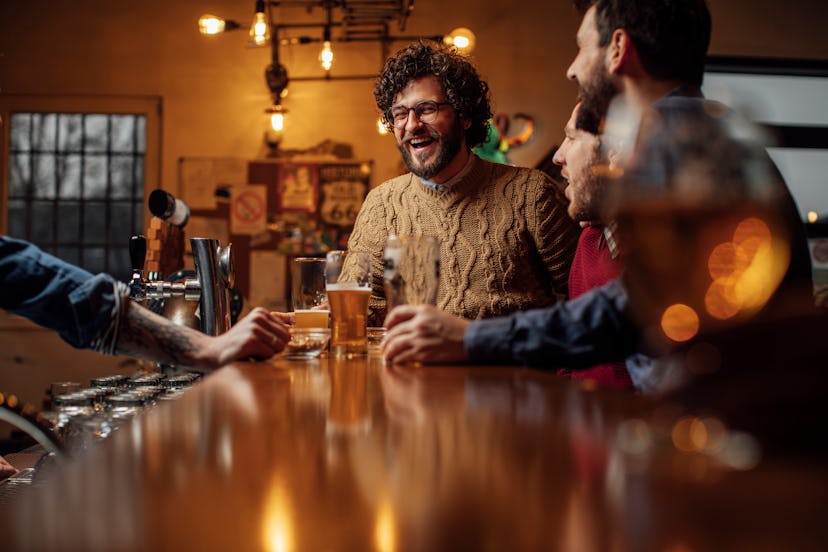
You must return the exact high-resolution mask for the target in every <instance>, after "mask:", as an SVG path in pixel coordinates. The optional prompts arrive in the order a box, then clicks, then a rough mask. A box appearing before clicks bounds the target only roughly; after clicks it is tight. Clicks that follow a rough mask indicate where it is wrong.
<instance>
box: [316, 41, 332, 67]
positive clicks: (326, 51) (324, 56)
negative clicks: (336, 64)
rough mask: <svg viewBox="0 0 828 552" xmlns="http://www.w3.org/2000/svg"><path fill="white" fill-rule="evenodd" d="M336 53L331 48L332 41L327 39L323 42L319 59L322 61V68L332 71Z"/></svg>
mask: <svg viewBox="0 0 828 552" xmlns="http://www.w3.org/2000/svg"><path fill="white" fill-rule="evenodd" d="M333 59H334V54H333V50H331V41H330V40H326V41H325V42H323V43H322V51H320V52H319V61H320V62H322V69H324V70H325V71H330V70H331V66H332V65H333Z"/></svg>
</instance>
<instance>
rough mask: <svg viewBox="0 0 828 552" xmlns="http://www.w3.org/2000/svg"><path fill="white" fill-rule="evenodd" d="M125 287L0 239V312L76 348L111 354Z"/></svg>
mask: <svg viewBox="0 0 828 552" xmlns="http://www.w3.org/2000/svg"><path fill="white" fill-rule="evenodd" d="M127 293H128V292H127V290H126V286H125V285H124V284H122V283H120V282H117V281H116V280H115V279H114V278H112V277H111V276H109V275H107V274H98V275H97V276H93V275H92V274H90V273H89V272H87V271H85V270H83V269H81V268H78V267H76V266H74V265H72V264H69V263H67V262H65V261H62V260H60V259H58V258H57V257H54V256H52V255H49V254H48V253H45V252H43V251H41V250H40V249H38V248H37V247H36V246H34V245H32V244H30V243H28V242H24V241H20V240H15V239H12V238H8V237H5V236H0V308H3V309H5V310H8V311H10V312H13V313H15V314H18V315H20V316H24V317H26V318H28V319H30V320H31V321H33V322H35V323H36V324H39V325H40V326H43V327H44V328H48V329H50V330H54V331H56V332H58V334H60V337H61V338H62V339H63V340H64V341H66V342H67V343H69V344H70V345H72V346H73V347H77V348H91V349H95V350H98V351H100V352H103V353H108V354H113V353H114V348H115V342H116V341H117V338H118V326H119V322H120V313H121V310H122V306H123V305H125V300H126V294H127Z"/></svg>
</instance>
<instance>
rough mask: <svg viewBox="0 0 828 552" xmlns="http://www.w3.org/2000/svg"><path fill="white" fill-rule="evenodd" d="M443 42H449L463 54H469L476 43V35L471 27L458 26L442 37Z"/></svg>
mask: <svg viewBox="0 0 828 552" xmlns="http://www.w3.org/2000/svg"><path fill="white" fill-rule="evenodd" d="M443 42H445V43H446V44H451V45H452V46H454V47H455V48H457V49H458V50H460V52H461V53H463V54H470V53H471V52H472V50H474V46H475V44H476V43H477V37H475V36H474V33H473V32H472V31H471V29H467V28H466V27H458V28H456V29H454V30H453V31H451V32H450V33H449V34H447V35H446V36H444V37H443Z"/></svg>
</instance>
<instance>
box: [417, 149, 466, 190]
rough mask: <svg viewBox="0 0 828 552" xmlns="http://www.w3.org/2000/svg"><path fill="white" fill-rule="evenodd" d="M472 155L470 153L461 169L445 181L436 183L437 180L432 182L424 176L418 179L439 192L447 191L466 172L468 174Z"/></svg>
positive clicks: (464, 175) (463, 176)
mask: <svg viewBox="0 0 828 552" xmlns="http://www.w3.org/2000/svg"><path fill="white" fill-rule="evenodd" d="M474 157H475V156H474V154H472V153H470V154H469V158H468V160H467V161H466V164H465V165H464V166H463V168H462V169H460V172H459V173H457V174H455V175H454V176H452V177H451V178H449V179H448V180H446V181H445V182H442V183H439V184H438V183H437V182H434V181H432V180H426V179H425V178H421V179H420V181H422V183H423V184H425V185H426V186H428V187H429V188H431V189H432V190H436V191H437V192H439V193H441V194H442V193H444V192H447V191H449V190H451V189H452V188H453V187H454V186H456V185H457V183H458V182H460V181H461V180H463V178H465V177H466V175H467V174H469V171H470V170H471V168H472V161H473V160H474Z"/></svg>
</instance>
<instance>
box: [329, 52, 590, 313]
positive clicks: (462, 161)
mask: <svg viewBox="0 0 828 552" xmlns="http://www.w3.org/2000/svg"><path fill="white" fill-rule="evenodd" d="M374 96H375V98H376V101H377V106H378V107H379V109H380V111H381V112H382V116H383V120H384V122H385V124H386V125H387V127H388V129H389V130H390V131H392V132H393V134H394V137H395V139H396V141H397V146H398V147H399V150H400V153H401V154H402V158H403V161H404V162H405V164H406V166H407V167H408V169H409V171H410V172H409V173H407V174H404V175H402V176H398V177H396V178H393V179H391V180H389V181H387V182H384V183H383V184H381V185H380V186H378V187H377V188H375V189H374V190H372V191H371V192H370V193H369V194H368V197H367V198H366V200H365V202H364V204H363V206H362V209H361V211H360V213H359V216H358V217H357V220H356V224H355V227H354V232H353V234H352V235H351V239H350V242H349V244H348V249H349V250H350V251H368V252H370V253H372V254H373V256H374V261H373V294H372V298H371V316H372V323H373V324H377V325H379V324H382V321H383V319H384V317H385V310H386V309H385V296H384V291H383V272H382V252H383V249H384V247H385V241H386V239H387V238H388V236H389V235H398V236H405V235H433V236H436V237H437V238H439V240H440V244H441V246H440V263H441V272H440V289H439V293H438V298H437V303H438V306H439V307H440V308H441V309H443V310H444V311H446V312H449V313H451V314H455V315H458V316H462V317H464V318H471V319H476V318H488V317H492V316H498V315H504V314H508V313H511V312H515V311H518V310H525V309H528V308H532V307H543V306H548V305H551V304H553V303H555V302H556V301H557V300H558V299H560V298H564V297H566V296H567V276H568V273H569V266H570V264H571V262H572V257H573V255H574V252H575V247H576V245H577V241H578V234H579V229H578V227H577V225H576V224H575V223H574V222H573V221H572V220H571V219H570V218H569V217H568V216H567V212H566V205H567V202H566V198H565V197H564V196H563V194H562V193H561V192H560V191H559V189H558V188H557V187H556V185H555V183H554V182H553V181H552V180H551V179H550V178H549V177H548V176H547V175H546V174H544V173H542V172H540V171H537V170H534V169H529V168H523V167H512V166H506V165H498V164H494V163H490V162H488V161H485V160H483V159H480V158H478V157H476V156H475V155H473V154H472V152H471V148H472V147H473V146H475V145H477V144H479V143H481V142H482V141H483V140H484V139H485V136H486V132H487V127H486V125H487V122H488V120H489V119H490V118H491V116H492V110H491V107H490V104H489V87H488V85H487V84H486V82H485V81H483V80H482V79H481V78H480V76H479V75H478V73H477V70H476V69H475V67H474V66H473V65H472V63H471V62H470V61H469V59H468V58H467V57H465V56H463V55H461V54H460V53H458V52H457V51H456V50H455V49H453V48H451V47H449V46H446V45H443V44H439V43H436V42H430V41H420V42H417V43H414V44H411V45H409V46H407V47H405V48H403V49H401V50H400V51H399V52H397V53H396V54H395V55H394V56H393V57H391V58H390V59H389V60H388V61H387V62H386V64H385V66H384V68H383V69H382V71H381V72H380V75H379V77H378V78H377V81H376V85H375V89H374ZM342 277H343V279H347V278H348V277H349V266H348V264H347V261H346V266H345V268H344V270H343V276H342Z"/></svg>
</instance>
